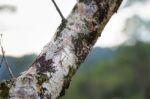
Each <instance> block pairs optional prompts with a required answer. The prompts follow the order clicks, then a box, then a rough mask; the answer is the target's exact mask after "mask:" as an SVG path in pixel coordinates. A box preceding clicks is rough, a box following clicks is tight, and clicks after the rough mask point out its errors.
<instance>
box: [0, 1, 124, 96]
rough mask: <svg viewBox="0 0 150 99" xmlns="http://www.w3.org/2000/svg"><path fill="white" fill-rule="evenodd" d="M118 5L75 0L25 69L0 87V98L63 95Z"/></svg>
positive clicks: (106, 2) (112, 2) (108, 2)
mask: <svg viewBox="0 0 150 99" xmlns="http://www.w3.org/2000/svg"><path fill="white" fill-rule="evenodd" d="M121 2H122V0H79V1H78V3H77V4H76V5H75V7H74V9H73V10H72V12H71V14H70V15H69V17H68V18H67V19H66V20H67V21H66V22H63V23H61V25H60V26H59V27H58V29H57V31H56V34H55V35H54V37H53V39H52V40H51V41H50V42H49V43H48V44H47V45H46V46H45V47H44V49H43V50H42V52H41V54H40V55H39V56H38V57H37V58H36V60H35V61H34V62H33V64H32V65H31V66H30V68H29V70H27V71H26V72H24V73H23V74H22V75H21V76H19V77H18V78H16V79H15V80H13V81H8V83H9V84H8V83H7V82H3V83H2V84H1V85H0V96H1V97H3V96H4V95H1V93H2V92H3V93H5V94H7V97H10V99H57V98H59V97H60V96H62V95H64V94H65V89H67V88H68V87H69V83H70V81H71V78H72V76H73V75H74V74H75V72H76V71H77V69H78V68H79V66H80V64H81V63H83V61H84V60H85V58H86V57H87V55H88V53H89V51H90V50H91V48H92V47H93V45H94V44H95V42H96V41H97V39H98V37H99V36H100V35H101V32H102V30H103V29H104V27H105V25H106V23H107V22H108V21H109V19H110V18H111V16H112V15H113V14H114V13H115V12H116V11H117V10H118V7H119V6H120V4H121ZM2 85H3V87H2ZM4 87H6V88H7V90H4V89H3V88H4ZM8 91H9V92H8Z"/></svg>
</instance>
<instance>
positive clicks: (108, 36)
mask: <svg viewBox="0 0 150 99" xmlns="http://www.w3.org/2000/svg"><path fill="white" fill-rule="evenodd" d="M55 1H56V2H57V4H58V5H59V7H60V9H61V11H62V13H63V14H64V16H65V17H67V16H68V14H69V13H70V11H71V9H72V8H73V6H74V5H75V3H76V0H55ZM3 4H11V5H14V6H16V7H17V11H16V13H8V12H1V13H0V33H3V35H4V36H3V38H4V40H3V44H4V48H5V50H6V54H7V55H14V56H20V55H24V54H29V53H33V52H34V53H40V51H41V50H42V48H43V46H44V45H45V44H47V43H48V42H49V41H50V39H51V37H52V36H53V34H54V33H55V31H56V29H57V27H58V26H59V24H60V22H61V18H60V16H59V15H58V13H57V11H56V10H55V8H54V5H53V4H52V2H51V0H0V5H3ZM144 9H150V3H147V4H145V5H144V6H143V5H141V4H137V5H135V6H133V7H132V9H131V8H130V9H129V8H126V9H123V10H119V11H118V13H117V14H115V15H114V16H113V17H112V19H111V20H110V21H109V23H108V24H107V26H106V28H105V30H104V32H103V34H102V37H101V38H99V40H98V42H97V43H96V45H95V46H101V47H111V46H116V45H118V44H120V43H122V42H124V41H125V40H126V38H125V37H124V35H123V33H121V30H122V27H123V25H124V22H125V19H126V18H128V17H130V16H132V15H134V14H138V15H141V17H143V18H149V17H150V13H147V12H146V11H145V10H144Z"/></svg>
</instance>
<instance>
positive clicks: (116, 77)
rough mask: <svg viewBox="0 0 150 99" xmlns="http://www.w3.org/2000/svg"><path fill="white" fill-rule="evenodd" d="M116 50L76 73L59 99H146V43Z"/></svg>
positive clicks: (149, 67)
mask: <svg viewBox="0 0 150 99" xmlns="http://www.w3.org/2000/svg"><path fill="white" fill-rule="evenodd" d="M116 51H117V52H118V53H117V55H116V56H115V57H114V58H113V59H109V60H105V61H103V62H100V63H97V64H96V66H94V67H93V66H92V65H91V67H93V68H91V69H90V70H89V71H88V72H83V71H82V72H78V74H76V76H75V77H74V78H73V81H72V83H71V85H70V88H69V90H67V94H66V95H65V97H64V98H63V99H150V97H149V94H147V93H146V91H147V89H150V44H144V43H141V42H138V43H137V44H136V45H134V46H123V47H120V48H118V49H117V50H116ZM85 68H86V67H85ZM148 97H149V98H148Z"/></svg>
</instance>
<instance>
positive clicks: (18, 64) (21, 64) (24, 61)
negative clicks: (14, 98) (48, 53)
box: [0, 54, 36, 80]
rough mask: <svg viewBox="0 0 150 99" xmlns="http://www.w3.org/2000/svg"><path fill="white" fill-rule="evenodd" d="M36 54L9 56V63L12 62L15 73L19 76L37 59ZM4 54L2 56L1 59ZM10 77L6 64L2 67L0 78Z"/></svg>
mask: <svg viewBox="0 0 150 99" xmlns="http://www.w3.org/2000/svg"><path fill="white" fill-rule="evenodd" d="M35 57H36V55H35V54H30V55H25V56H22V57H19V58H16V57H11V56H7V57H6V58H7V61H8V64H10V66H11V69H12V71H13V73H14V75H16V76H18V75H19V74H20V72H23V71H24V70H25V69H27V67H28V66H29V65H30V64H31V63H32V61H33V60H34V59H35ZM1 58H2V56H0V59H1ZM3 79H10V75H9V72H8V70H7V68H6V66H5V65H4V64H2V66H1V68H0V80H3Z"/></svg>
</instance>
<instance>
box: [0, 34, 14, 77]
mask: <svg viewBox="0 0 150 99" xmlns="http://www.w3.org/2000/svg"><path fill="white" fill-rule="evenodd" d="M0 36H1V39H0V47H1V51H2V55H3V56H2V60H1V63H0V64H2V63H3V61H4V62H5V65H6V67H7V69H8V71H9V74H10V76H11V77H12V78H15V76H14V74H13V72H12V70H11V68H10V66H9V64H8V62H7V60H6V57H5V51H4V48H3V46H2V37H3V35H2V34H0Z"/></svg>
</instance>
